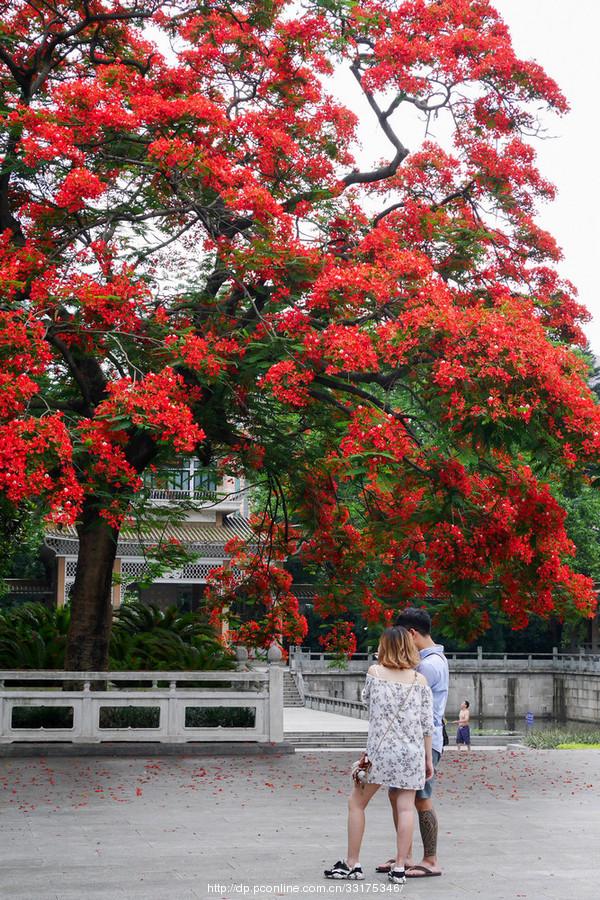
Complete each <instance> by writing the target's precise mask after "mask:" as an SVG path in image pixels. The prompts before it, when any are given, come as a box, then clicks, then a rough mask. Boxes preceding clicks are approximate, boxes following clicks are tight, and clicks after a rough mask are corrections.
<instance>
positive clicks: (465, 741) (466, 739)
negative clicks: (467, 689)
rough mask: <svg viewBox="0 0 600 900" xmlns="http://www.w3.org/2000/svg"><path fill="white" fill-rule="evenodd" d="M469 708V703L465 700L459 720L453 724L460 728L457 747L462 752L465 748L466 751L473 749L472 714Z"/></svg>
mask: <svg viewBox="0 0 600 900" xmlns="http://www.w3.org/2000/svg"><path fill="white" fill-rule="evenodd" d="M469 706H470V704H469V701H468V700H463V702H462V703H461V704H460V712H459V714H458V719H456V720H455V721H454V723H453V724H455V725H458V728H457V729H456V746H457V747H460V748H461V750H462V748H463V747H464V748H465V749H466V750H470V749H471V726H470V725H469V721H470V718H471V714H470V712H469Z"/></svg>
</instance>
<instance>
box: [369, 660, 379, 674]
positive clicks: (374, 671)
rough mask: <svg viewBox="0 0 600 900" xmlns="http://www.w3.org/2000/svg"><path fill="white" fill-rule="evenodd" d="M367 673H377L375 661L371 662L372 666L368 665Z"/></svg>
mask: <svg viewBox="0 0 600 900" xmlns="http://www.w3.org/2000/svg"><path fill="white" fill-rule="evenodd" d="M367 675H377V663H373V665H372V666H369V669H368V671H367Z"/></svg>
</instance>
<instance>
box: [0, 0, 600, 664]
mask: <svg viewBox="0 0 600 900" xmlns="http://www.w3.org/2000/svg"><path fill="white" fill-rule="evenodd" d="M0 11H1V20H2V25H1V30H0V91H1V96H2V107H1V109H2V112H1V115H2V125H1V132H0V134H1V172H0V230H1V238H0V290H1V305H0V354H1V358H2V371H1V374H0V489H1V490H2V492H3V493H4V495H5V501H6V502H7V503H9V504H12V505H13V506H14V507H19V505H20V504H23V503H24V502H27V504H28V508H31V504H32V503H33V504H35V505H36V506H37V509H38V511H39V512H41V513H42V514H44V515H46V516H48V517H49V518H50V519H52V520H54V521H55V522H59V523H60V522H64V523H75V524H76V527H77V530H78V534H79V541H80V551H79V559H78V565H77V574H76V580H75V584H74V587H73V591H72V595H71V604H72V620H71V630H70V635H69V645H68V651H67V659H66V665H67V666H68V667H69V668H70V669H82V668H93V669H100V668H102V667H103V666H105V665H106V659H107V646H108V638H109V633H110V622H111V609H110V600H109V587H110V580H111V570H112V563H113V560H114V557H115V550H116V540H117V537H118V533H119V529H120V527H121V526H122V524H123V521H124V520H125V518H126V516H127V515H128V512H129V510H130V505H131V501H132V498H133V497H134V496H135V494H136V491H138V490H139V488H140V483H141V476H142V474H143V473H144V471H145V470H147V469H148V467H150V466H154V465H160V464H161V462H163V461H165V460H172V459H173V458H174V457H175V456H176V455H186V454H198V455H200V457H201V458H202V459H204V460H205V462H206V463H209V462H210V461H211V460H212V459H218V460H220V465H222V466H225V467H227V468H228V469H229V471H241V472H244V473H245V474H246V475H247V476H248V478H249V480H250V481H262V482H268V484H269V486H270V492H269V497H270V500H269V506H268V508H267V509H266V510H265V511H264V513H263V514H262V515H260V516H259V517H257V523H256V528H257V533H258V534H257V538H258V552H256V553H253V554H250V552H249V551H248V549H247V548H243V547H236V548H233V549H234V550H235V553H236V554H237V556H238V564H239V568H240V570H241V571H242V572H243V580H242V581H240V580H239V579H238V580H237V581H233V580H232V576H231V575H230V574H228V573H227V572H223V573H218V574H217V576H216V577H215V578H214V580H213V582H214V583H213V586H212V589H211V591H210V593H209V603H210V605H211V609H212V611H213V615H214V617H215V618H218V617H219V615H220V612H221V610H222V608H223V607H224V606H228V607H229V606H230V605H231V603H232V601H233V600H234V599H235V598H237V600H236V602H239V601H240V598H242V599H243V598H245V600H246V603H247V604H252V611H251V613H250V614H249V613H248V612H246V615H245V616H244V617H243V623H242V624H240V627H239V628H237V629H234V631H233V633H232V635H231V636H232V638H233V639H235V640H253V641H256V642H258V643H268V642H269V641H270V640H272V639H273V636H276V637H279V638H285V637H288V638H290V639H293V640H300V639H301V637H302V635H303V633H304V628H305V623H304V620H303V618H302V617H301V616H300V615H299V612H298V606H297V603H296V601H295V600H294V597H293V595H292V593H291V591H290V576H289V575H288V574H287V573H286V572H285V571H284V570H283V568H282V565H281V560H282V559H283V557H285V556H286V555H287V554H290V553H297V554H298V555H299V556H300V557H301V558H302V560H303V561H304V563H305V564H307V565H312V566H314V567H315V568H316V569H317V570H318V571H319V579H320V583H321V585H322V590H321V592H320V595H319V597H318V598H317V601H316V608H317V611H318V613H319V614H320V615H321V616H322V617H323V619H324V620H325V621H327V622H328V623H329V624H330V625H331V628H330V631H329V636H328V638H327V639H326V645H327V647H332V648H336V649H337V648H342V649H344V650H346V651H351V649H352V642H353V635H352V627H351V624H350V623H351V620H352V616H351V611H352V609H355V608H357V607H360V608H361V609H362V610H363V611H364V613H365V615H366V616H367V618H368V619H369V620H370V621H374V622H375V621H385V620H386V617H389V615H390V612H391V610H392V609H393V608H394V607H396V606H397V604H398V603H399V602H402V601H403V600H407V599H410V600H411V601H415V600H416V601H417V602H419V598H425V597H427V596H430V595H433V596H435V597H436V599H437V601H438V607H437V608H438V613H439V615H440V616H443V617H444V620H445V621H446V622H449V623H455V625H456V627H457V628H462V629H463V630H466V631H468V632H469V633H474V632H475V631H477V629H481V628H485V625H486V614H487V609H488V608H489V606H490V604H491V605H494V606H495V607H499V608H501V609H502V610H503V611H504V613H505V614H506V615H507V616H508V617H509V618H510V620H511V621H512V622H513V623H514V624H515V625H516V626H520V625H523V624H524V623H525V622H526V621H527V616H528V615H529V614H530V613H537V614H541V615H548V614H550V613H553V614H556V615H558V616H561V617H564V616H567V615H570V614H572V613H574V612H575V613H578V614H583V615H590V614H591V613H592V611H593V609H594V599H593V592H592V585H591V582H590V581H589V579H586V578H584V577H583V576H581V575H578V574H577V573H576V572H575V571H574V570H573V568H572V567H571V566H570V565H569V558H570V557H572V555H573V551H574V548H573V546H572V544H571V542H570V541H569V540H568V538H567V535H566V532H565V528H564V519H565V514H564V511H563V509H562V508H561V506H560V505H559V503H558V502H557V501H556V500H555V499H554V495H553V493H552V491H551V485H552V483H553V482H558V481H560V480H561V479H563V480H564V479H567V480H569V481H570V482H571V483H576V482H577V480H578V479H581V478H582V477H583V478H585V477H589V474H588V475H586V473H589V472H591V471H593V467H594V466H595V464H596V460H597V454H598V448H599V445H600V421H599V415H598V407H597V406H596V404H595V402H594V400H593V398H592V396H591V394H590V392H589V390H588V388H587V386H586V383H585V378H586V366H585V364H584V362H583V361H582V357H581V354H579V355H578V354H577V353H576V352H574V350H573V347H575V346H576V345H578V344H579V345H583V344H584V339H583V336H582V333H581V331H580V322H581V320H582V318H583V316H584V315H585V313H584V311H583V309H582V307H581V306H579V305H578V303H577V301H576V299H575V291H574V289H573V287H572V286H571V285H570V284H569V283H567V282H565V281H563V280H562V279H561V277H560V276H559V274H558V272H557V263H558V261H559V260H560V251H559V249H558V248H557V246H556V243H555V242H554V240H553V239H552V237H551V236H550V235H549V234H547V233H546V232H544V231H543V230H542V229H541V228H540V227H539V225H537V224H536V220H535V213H536V205H537V204H538V203H539V202H540V201H543V200H546V199H548V198H552V196H553V188H552V186H551V185H550V184H549V183H548V182H547V181H546V180H545V179H544V178H543V177H542V176H541V175H540V173H539V172H538V170H537V168H536V163H535V153H534V150H533V149H532V146H531V143H530V140H529V139H530V137H531V136H533V135H535V133H536V131H537V130H538V129H539V123H538V118H537V117H538V114H539V113H540V111H541V110H543V109H553V110H555V111H556V112H558V113H563V112H565V111H566V109H567V104H566V101H565V99H564V98H563V96H562V94H561V92H560V90H559V88H558V87H557V85H556V84H555V83H554V82H553V81H552V80H551V79H550V78H549V77H548V76H547V75H546V74H545V73H544V71H543V70H542V69H541V68H540V67H539V66H538V65H537V64H535V63H532V62H526V61H523V60H520V59H519V58H517V56H516V55H515V53H514V51H513V49H512V46H511V41H510V35H509V32H508V30H507V27H506V26H505V24H504V23H503V22H502V20H501V18H500V17H499V15H498V13H497V12H496V11H495V9H494V7H493V5H492V4H491V3H488V2H486V0H405V2H400V0H397V2H391V0H373V2H365V3H362V4H361V3H355V2H351V0H313V2H310V0H306V2H303V3H301V4H298V3H290V2H286V0H262V2H250V0H232V2H229V0H206V2H200V3H197V2H193V0H189V2H185V0H173V2H169V0H167V2H164V0H161V2H158V0H123V2H120V3H118V2H110V0H105V2H102V0H87V2H85V0H84V2H79V0H72V2H69V3H64V2H59V0H44V2H42V0H31V2H25V0H1V2H0ZM340 70H343V71H345V72H346V73H347V76H348V79H349V80H351V82H352V84H353V86H354V90H355V92H356V96H357V98H360V101H361V102H362V103H363V105H364V107H365V109H366V110H367V113H368V115H369V116H370V117H371V121H372V128H373V130H375V129H377V130H378V133H379V134H380V135H381V136H382V137H383V139H385V141H386V146H387V148H388V153H387V156H386V158H384V159H382V160H376V159H373V160H372V161H371V163H369V164H368V165H359V164H358V162H357V155H356V154H357V150H356V130H357V124H358V123H357V118H356V115H355V114H354V113H353V112H352V111H350V110H349V109H348V108H346V107H345V106H344V105H343V104H342V103H341V102H339V100H337V99H336V98H335V96H333V95H332V93H331V89H332V83H333V82H332V75H333V74H334V73H335V72H337V71H340ZM357 102H358V101H357ZM353 105H354V104H353ZM411 115H412V116H415V117H432V116H438V117H445V119H446V120H447V122H448V123H451V132H452V134H451V138H450V141H449V143H448V144H447V145H445V146H441V145H440V144H438V143H436V142H434V141H433V140H429V141H427V142H425V143H424V144H423V145H422V146H421V147H420V149H418V151H417V152H414V153H409V150H408V148H407V146H405V143H404V140H406V139H405V138H404V140H403V126H402V123H403V122H407V121H408V119H409V117H410V116H411ZM369 155H371V156H372V157H373V156H375V154H374V153H373V152H372V148H369V147H368V146H367V147H365V148H364V153H363V155H362V156H361V159H362V158H364V157H368V156H369Z"/></svg>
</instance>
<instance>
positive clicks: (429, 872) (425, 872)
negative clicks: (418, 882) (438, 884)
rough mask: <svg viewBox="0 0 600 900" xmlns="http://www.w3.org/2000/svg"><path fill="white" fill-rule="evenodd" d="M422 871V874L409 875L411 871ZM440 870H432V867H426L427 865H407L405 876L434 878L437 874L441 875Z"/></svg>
mask: <svg viewBox="0 0 600 900" xmlns="http://www.w3.org/2000/svg"><path fill="white" fill-rule="evenodd" d="M415 871H417V872H422V873H423V874H422V875H411V874H410V873H411V872H415ZM441 874H442V873H441V872H434V871H433V869H428V868H427V866H407V867H406V877H407V878H435V877H436V876H438V875H441Z"/></svg>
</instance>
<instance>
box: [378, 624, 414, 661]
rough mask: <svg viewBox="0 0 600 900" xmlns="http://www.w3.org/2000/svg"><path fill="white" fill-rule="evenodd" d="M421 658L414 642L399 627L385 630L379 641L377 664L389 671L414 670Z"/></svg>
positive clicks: (404, 630)
mask: <svg viewBox="0 0 600 900" xmlns="http://www.w3.org/2000/svg"><path fill="white" fill-rule="evenodd" d="M420 659H421V657H420V656H419V651H418V650H417V648H416V646H415V642H414V641H413V639H412V637H411V636H410V634H409V633H408V631H407V630H406V628H402V627H401V626H397V625H396V626H394V627H393V628H386V629H385V631H384V632H383V634H382V635H381V638H380V640H379V650H378V651H377V662H378V663H381V665H382V666H387V667H388V668H389V669H414V668H415V667H416V666H418V664H419V662H420Z"/></svg>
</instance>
